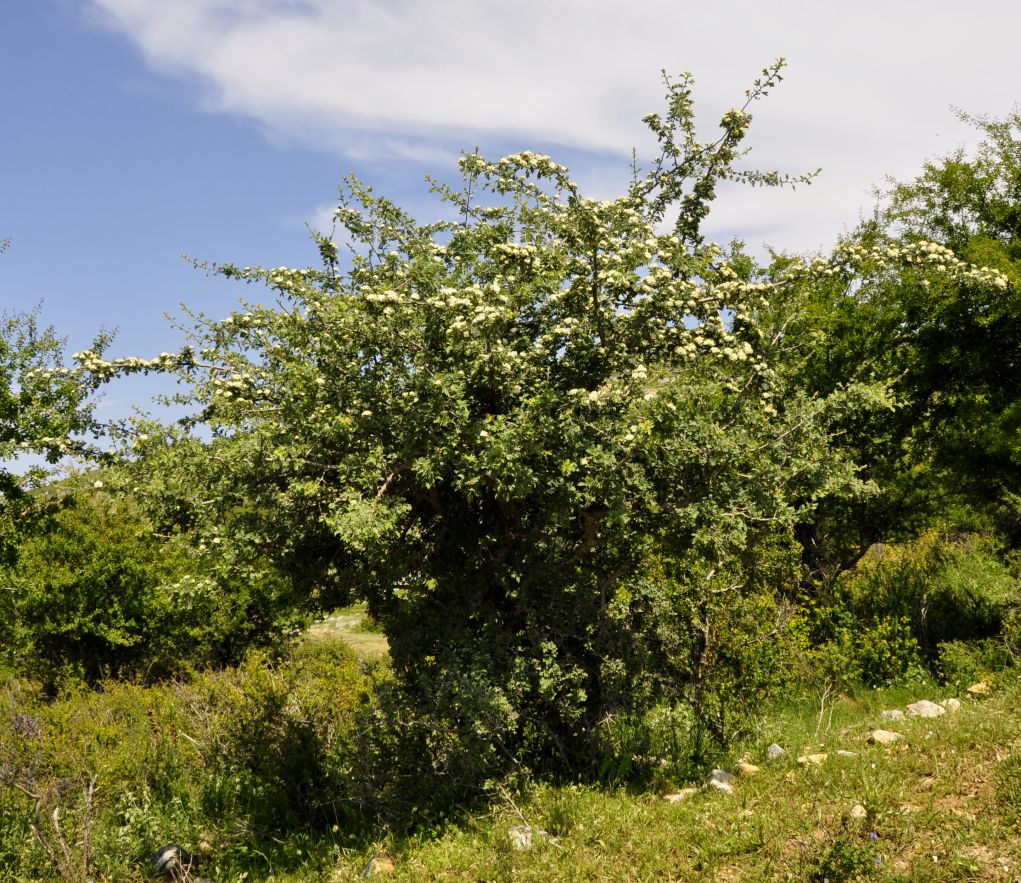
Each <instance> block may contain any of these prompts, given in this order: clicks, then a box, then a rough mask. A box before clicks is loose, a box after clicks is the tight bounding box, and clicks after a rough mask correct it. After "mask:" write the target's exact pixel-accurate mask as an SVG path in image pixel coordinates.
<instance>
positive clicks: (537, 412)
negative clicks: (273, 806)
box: [80, 63, 970, 769]
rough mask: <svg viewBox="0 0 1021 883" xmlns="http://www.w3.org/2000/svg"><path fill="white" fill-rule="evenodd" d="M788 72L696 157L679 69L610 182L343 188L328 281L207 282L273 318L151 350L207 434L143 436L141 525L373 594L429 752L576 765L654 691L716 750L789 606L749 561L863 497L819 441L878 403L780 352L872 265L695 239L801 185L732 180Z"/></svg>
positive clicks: (501, 174)
mask: <svg viewBox="0 0 1021 883" xmlns="http://www.w3.org/2000/svg"><path fill="white" fill-rule="evenodd" d="M781 67H782V64H780V63H778V64H777V65H775V66H774V67H772V68H770V69H768V70H767V71H765V72H764V76H763V78H762V79H761V80H760V81H758V82H756V84H755V85H754V87H753V88H752V89H751V90H750V91H749V92H748V94H747V99H748V100H747V102H746V103H745V105H744V106H743V107H742V108H739V109H733V110H729V111H727V113H725V114H724V115H723V118H722V120H721V123H720V126H721V130H722V133H721V134H720V135H719V137H718V138H716V139H715V140H712V141H709V142H702V141H699V140H697V139H696V133H695V128H694V121H693V120H694V117H693V109H692V103H691V80H690V77H684V78H682V79H681V80H679V81H677V82H670V81H668V83H667V111H666V113H665V114H664V115H663V116H659V115H651V116H648V117H646V123H647V124H648V125H649V126H650V128H651V129H652V131H653V132H654V133H655V135H656V137H657V139H658V142H659V151H658V155H657V156H656V157H654V159H653V161H652V163H651V165H650V167H649V170H648V171H646V172H644V173H642V172H638V171H636V173H635V175H634V177H633V180H632V183H631V186H630V187H629V188H628V190H627V192H626V193H625V194H624V195H623V196H621V197H620V198H618V199H614V200H609V201H596V200H593V199H589V198H586V197H585V196H584V195H583V194H582V193H581V192H580V191H579V188H578V186H577V185H576V184H575V183H574V182H573V181H572V180H571V178H570V176H569V173H568V170H567V169H566V168H564V167H563V166H561V165H559V164H557V163H556V162H554V161H553V160H552V159H550V158H549V157H546V156H541V155H537V154H534V153H530V152H527V151H526V152H522V153H518V154H514V155H512V156H507V157H504V158H503V159H500V160H498V161H495V162H493V161H488V160H486V159H484V158H483V157H481V156H479V155H478V154H477V153H476V154H468V155H465V156H463V157H462V159H461V163H460V167H461V174H462V178H463V182H462V185H461V186H460V187H458V188H453V187H449V186H447V185H444V184H441V183H434V190H435V191H436V193H437V195H438V196H439V198H440V199H441V200H442V201H443V202H444V203H445V204H446V206H447V207H448V209H447V210H448V213H450V207H452V209H453V212H452V213H453V214H454V215H455V220H449V221H440V222H436V223H430V224H424V225H423V224H419V223H418V222H416V221H415V220H414V219H413V218H411V217H410V216H409V215H408V214H407V213H406V212H404V211H402V210H401V209H399V208H398V207H397V206H396V205H394V204H393V203H392V202H390V201H389V200H387V199H385V198H382V197H379V196H377V195H376V194H375V193H374V192H373V191H372V189H371V188H369V187H367V186H364V185H363V184H361V183H360V182H358V181H357V180H355V179H349V180H348V181H347V185H346V187H345V189H344V191H343V194H342V199H341V204H340V207H339V208H338V209H337V212H336V219H337V221H338V223H339V224H340V225H341V227H342V229H343V230H344V232H345V233H346V238H345V239H344V240H343V241H342V242H341V244H340V245H338V244H337V243H336V242H335V240H334V238H333V237H327V236H324V235H319V236H317V237H316V241H317V243H318V247H319V251H320V255H321V257H322V262H323V264H322V267H321V268H318V269H288V268H283V267H280V268H276V269H262V268H248V267H245V268H240V267H236V266H233V265H220V266H217V267H215V270H216V271H217V272H219V273H220V274H222V275H224V276H227V277H230V278H236V279H240V280H243V281H245V282H259V283H264V284H266V285H268V286H269V287H270V288H271V289H272V290H273V291H274V292H275V293H276V298H277V305H276V306H275V307H267V306H257V305H253V306H248V307H245V308H243V309H240V310H238V311H236V312H235V313H233V314H232V315H231V316H229V317H227V318H226V319H224V320H222V321H209V320H206V319H204V318H203V317H201V316H197V317H194V318H195V324H194V327H193V328H192V329H191V334H192V345H191V346H190V347H189V348H188V349H187V350H185V351H184V352H182V353H179V354H176V355H173V356H167V355H164V356H161V357H160V360H157V362H158V363H159V365H162V366H164V367H166V366H173V367H174V368H175V369H176V370H177V371H178V372H179V373H180V375H181V377H182V379H184V380H185V381H187V382H188V383H189V384H191V389H192V393H191V396H190V401H192V403H193V404H194V405H196V407H197V410H196V416H195V419H196V420H197V421H201V422H202V423H203V424H204V425H205V426H206V427H208V429H209V431H211V433H212V439H211V441H208V442H205V441H199V440H198V439H195V438H188V437H184V436H183V435H182V433H181V431H179V430H175V431H170V430H168V429H166V428H163V427H159V426H155V425H152V426H146V427H141V428H140V434H139V435H138V437H137V439H136V441H135V444H136V451H137V453H138V455H139V459H138V461H137V462H138V464H139V468H141V469H142V470H144V471H145V473H146V475H147V477H148V478H150V479H151V478H152V476H154V475H155V476H156V479H155V480H152V481H150V482H149V483H148V484H149V487H150V491H149V493H150V506H151V508H152V509H153V511H154V512H156V513H157V515H158V516H159V517H160V518H162V519H163V520H164V521H165V522H169V523H174V524H178V525H186V526H187V527H188V528H189V529H191V530H194V531H196V534H197V536H199V537H200V538H201V542H202V543H203V544H204V545H206V546H209V547H212V546H216V547H218V548H220V549H222V550H224V557H223V561H224V562H226V563H227V564H228V565H236V566H243V565H245V564H246V563H247V562H251V561H252V560H267V561H271V562H273V563H274V565H275V567H277V568H278V569H280V570H281V571H283V572H284V573H286V574H287V576H288V578H289V579H290V580H291V585H292V586H293V587H294V590H295V592H296V595H301V596H302V597H304V598H305V599H306V602H305V603H308V604H310V605H311V606H316V605H319V606H327V605H332V604H335V603H337V602H339V601H342V600H344V599H347V598H349V597H351V596H352V595H354V596H358V597H362V598H365V599H367V600H368V603H369V607H370V610H371V612H372V614H373V615H374V616H375V617H376V618H377V619H378V620H379V621H380V622H381V623H382V624H383V626H384V627H385V629H386V632H387V636H388V638H389V640H390V646H391V653H392V657H393V662H394V667H395V670H396V673H397V676H398V679H399V682H400V684H401V686H402V689H403V690H404V691H405V696H406V698H407V699H408V700H409V702H410V704H411V707H412V708H413V709H415V710H416V712H415V713H416V714H417V715H418V717H415V720H416V721H417V722H418V723H421V724H425V723H428V726H423V727H422V728H421V732H423V733H425V734H426V735H424V736H423V739H425V740H426V742H427V743H428V744H427V748H428V750H429V751H430V752H431V755H432V757H433V758H434V762H436V763H442V764H444V766H445V767H448V768H452V767H453V766H454V765H455V762H456V761H457V760H458V758H461V759H463V758H466V757H470V758H473V759H475V761H481V763H482V765H483V767H486V765H487V764H489V762H490V761H491V762H492V763H494V764H496V763H500V762H502V763H504V764H506V763H510V762H513V761H514V760H518V759H521V758H522V757H529V758H532V759H535V758H543V759H547V760H548V759H549V758H556V759H557V761H556V762H557V763H559V765H560V766H561V767H564V768H568V769H581V768H585V767H587V766H589V765H590V764H591V763H592V761H593V758H594V757H595V754H594V752H593V749H594V748H595V747H597V746H598V745H599V744H600V742H601V740H603V739H604V737H605V733H606V731H607V726H608V722H609V721H611V720H612V719H613V717H614V715H616V714H618V713H620V712H627V711H640V710H641V709H642V708H643V707H645V705H646V704H647V703H649V702H650V701H653V700H654V699H655V698H656V696H657V695H658V693H659V692H661V691H662V690H664V689H667V688H670V689H675V690H679V691H680V693H681V695H683V696H685V697H686V698H687V699H688V700H689V701H690V702H691V703H692V704H693V705H694V706H695V708H696V710H698V711H699V712H700V713H701V714H703V715H704V716H705V717H706V719H707V721H708V722H710V723H711V724H712V725H713V726H714V727H715V728H716V729H717V730H718V732H719V733H720V734H721V735H722V734H723V733H724V729H725V717H724V710H723V709H722V708H721V706H720V705H719V703H717V704H715V705H714V704H713V702H712V701H711V698H710V697H711V695H712V690H713V687H712V684H713V681H712V672H713V671H714V668H713V666H714V665H715V664H716V663H717V662H718V661H719V660H720V659H722V658H723V657H724V656H725V655H726V654H725V653H724V652H723V650H721V647H723V646H724V645H725V643H726V641H727V640H729V639H730V638H728V635H729V636H731V638H733V641H732V645H731V646H732V648H737V647H743V646H750V645H757V646H764V642H763V640H762V639H763V638H764V636H766V635H768V634H771V633H773V630H774V627H776V626H778V625H779V624H780V623H781V620H782V612H783V611H782V603H781V599H779V598H778V597H777V592H776V590H775V589H776V585H782V583H778V584H776V585H767V584H766V582H767V581H766V580H765V577H764V573H765V571H764V570H763V566H762V564H761V562H762V561H763V560H765V559H766V558H768V559H769V560H771V561H772V560H774V559H775V558H776V556H775V555H774V556H772V557H770V555H767V554H765V552H763V550H766V551H768V550H775V549H776V548H777V546H778V545H781V546H782V545H783V543H784V542H785V538H787V537H788V536H789V533H790V530H791V528H792V527H793V525H794V524H796V523H797V522H798V521H799V520H803V519H804V518H806V517H807V516H808V515H809V514H810V512H811V510H812V508H813V506H814V505H815V502H816V501H817V500H818V499H820V498H821V497H824V496H827V495H831V494H835V493H853V492H856V491H858V490H860V489H861V488H860V486H859V484H858V483H857V482H856V479H855V476H854V469H853V465H852V464H850V463H847V462H845V461H843V460H842V459H841V458H840V457H839V456H834V454H833V452H832V450H831V448H830V446H829V443H828V441H829V439H828V427H829V425H830V422H831V420H832V419H833V417H834V415H839V414H840V413H843V412H844V411H845V410H846V409H847V408H850V407H858V406H861V405H862V403H863V402H866V401H867V400H868V399H869V392H868V390H867V389H866V387H853V388H848V389H840V390H835V391H833V393H832V394H831V395H829V396H826V397H815V398H813V397H811V396H807V395H804V394H803V393H801V392H800V391H799V390H798V389H796V388H792V387H791V385H790V384H789V382H788V379H787V378H788V377H789V372H785V371H783V370H780V366H781V365H780V363H781V362H782V361H783V360H785V359H787V358H789V357H790V355H789V354H790V353H791V352H793V351H795V350H796V349H797V344H799V343H800V342H799V341H793V340H792V339H791V338H790V335H789V334H787V333H785V330H784V329H785V327H786V323H788V322H789V320H790V310H793V309H795V308H796V306H797V304H798V303H800V300H799V297H800V295H799V293H800V292H803V291H804V290H805V289H806V288H811V286H813V285H815V284H818V283H820V282H822V281H826V280H832V279H834V278H837V277H848V278H849V277H851V276H853V275H854V273H855V272H856V268H857V267H859V266H860V265H861V264H862V262H863V261H868V260H872V259H878V258H876V257H875V256H874V255H871V254H866V253H865V252H859V251H855V250H854V249H848V250H845V251H843V252H841V253H840V254H838V255H836V256H835V257H834V259H833V260H832V261H823V260H818V261H815V262H813V263H809V264H806V263H803V262H793V263H790V264H789V265H788V266H787V267H786V268H785V269H784V271H783V272H782V273H777V274H774V275H773V276H772V277H768V276H765V275H763V274H760V273H758V272H757V271H755V269H754V268H753V267H752V266H751V264H750V262H749V261H748V259H747V258H746V257H744V256H743V255H742V254H741V252H740V249H739V248H737V247H731V248H728V249H722V248H720V247H719V246H716V245H714V244H711V243H707V242H706V241H705V240H704V237H703V233H702V224H703V221H704V219H705V218H706V216H707V214H708V212H709V209H710V206H711V202H712V200H713V198H714V196H715V191H716V187H717V185H718V183H719V182H720V181H723V180H729V179H736V180H743V181H745V182H748V183H752V184H764V185H780V184H785V183H797V181H805V180H806V178H805V177H802V178H798V179H790V178H787V177H785V176H782V175H780V174H778V173H775V172H767V173H763V172H755V171H741V170H739V169H737V168H736V167H735V163H736V162H737V161H738V159H739V158H740V157H741V156H742V155H743V150H742V149H741V148H740V145H741V143H742V141H743V139H744V137H745V135H746V132H747V129H748V124H749V121H750V119H751V117H750V115H749V112H748V108H749V107H750V105H751V103H752V102H754V101H755V100H757V99H758V98H760V97H761V96H763V95H764V94H766V92H767V91H768V90H769V88H771V87H772V86H773V85H774V84H775V83H776V82H777V81H778V80H779V79H780V70H781ZM953 271H954V272H961V273H965V272H970V271H969V270H968V269H967V268H965V267H956V268H955V269H954V270H953ZM784 305H786V306H784ZM80 362H81V364H82V366H83V367H84V368H87V369H88V370H89V371H91V372H93V374H95V375H97V376H108V375H110V374H115V373H117V372H119V371H130V370H139V369H146V368H151V367H153V366H154V365H156V364H157V363H142V362H133V363H129V362H127V361H122V362H121V363H119V364H118V363H113V362H107V361H104V360H102V359H101V358H100V357H99V356H97V355H96V354H94V353H83V354H80ZM874 397H875V396H873V398H874ZM752 596H755V598H756V599H758V600H756V601H755V604H751V605H750V606H749V603H746V602H747V601H748V599H750V598H752ZM763 598H765V600H764V601H763ZM735 636H736V637H735Z"/></svg>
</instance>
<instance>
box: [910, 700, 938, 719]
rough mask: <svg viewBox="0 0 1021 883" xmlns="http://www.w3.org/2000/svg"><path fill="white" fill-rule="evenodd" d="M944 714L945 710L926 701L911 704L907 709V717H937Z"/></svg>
mask: <svg viewBox="0 0 1021 883" xmlns="http://www.w3.org/2000/svg"><path fill="white" fill-rule="evenodd" d="M946 713H947V710H946V709H945V708H944V707H943V706H942V705H937V704H936V703H935V702H930V701H929V700H928V699H920V700H919V701H918V702H912V703H911V704H910V705H909V706H908V708H907V715H908V717H939V716H940V715H941V714H946Z"/></svg>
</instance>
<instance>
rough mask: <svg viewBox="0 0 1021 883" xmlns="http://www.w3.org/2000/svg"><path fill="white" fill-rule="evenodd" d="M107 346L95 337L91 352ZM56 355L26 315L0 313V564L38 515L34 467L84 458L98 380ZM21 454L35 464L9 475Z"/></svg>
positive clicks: (49, 336) (56, 347)
mask: <svg viewBox="0 0 1021 883" xmlns="http://www.w3.org/2000/svg"><path fill="white" fill-rule="evenodd" d="M0 250H2V249H0ZM106 343H107V338H106V337H105V336H101V337H99V338H97V339H96V341H95V342H94V343H93V351H95V352H97V353H101V352H102V350H103V347H105V346H106ZM62 354H63V344H62V342H61V341H60V339H59V338H57V337H56V335H55V334H54V332H53V330H52V329H49V328H45V329H43V328H40V327H39V325H38V323H37V321H36V317H35V316H34V315H33V314H31V313H29V314H11V315H0V564H5V563H10V562H11V561H12V560H13V558H14V557H15V554H16V549H17V538H18V536H19V534H21V533H23V532H24V530H25V528H26V527H27V526H28V524H29V523H30V522H31V521H32V517H33V515H37V514H40V513H41V512H42V511H43V508H44V507H41V506H40V505H38V501H33V500H32V499H31V498H30V497H29V496H28V495H27V494H26V491H27V490H28V489H29V488H30V487H32V486H33V485H34V484H36V483H38V482H39V481H40V480H42V479H43V478H44V477H45V475H46V468H45V467H44V466H42V465H39V463H38V461H39V460H41V461H42V462H43V463H50V464H53V463H56V462H57V461H59V460H60V459H61V458H63V457H65V456H68V455H76V454H83V453H85V452H86V450H87V448H88V439H89V437H90V435H91V433H92V432H93V431H94V430H95V429H96V428H97V427H96V424H95V421H94V420H93V417H92V402H91V395H92V393H93V392H94V391H95V389H96V388H97V386H98V385H99V384H100V383H101V382H102V377H100V376H92V375H89V374H88V373H87V372H82V371H71V370H70V369H67V370H64V369H62V366H61V362H62ZM97 357H98V356H97ZM24 455H35V457H36V460H35V465H33V466H32V468H26V469H23V470H16V469H15V466H14V461H15V459H16V458H17V457H19V456H24Z"/></svg>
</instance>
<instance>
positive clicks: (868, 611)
mask: <svg viewBox="0 0 1021 883" xmlns="http://www.w3.org/2000/svg"><path fill="white" fill-rule="evenodd" d="M841 582H842V588H843V591H844V592H846V597H847V601H848V605H849V607H850V609H851V610H852V611H853V612H854V614H855V615H856V616H857V617H858V618H859V619H861V620H863V621H865V622H868V621H870V620H875V619H879V618H882V617H896V618H902V617H906V618H907V619H908V620H909V621H910V623H911V631H912V634H913V635H914V637H915V639H916V640H917V642H918V645H919V647H921V649H922V650H923V652H924V653H925V654H926V657H927V658H928V659H930V660H932V659H934V658H935V656H936V652H937V648H938V646H939V645H940V644H941V643H943V642H945V641H970V640H975V639H980V638H990V637H993V636H996V635H998V634H1000V632H1001V629H1002V627H1003V622H1004V618H1005V617H1006V616H1007V614H1008V613H1009V611H1010V609H1011V608H1012V606H1014V605H1015V604H1016V603H1017V601H1018V598H1019V586H1018V581H1017V579H1016V577H1015V576H1014V575H1013V574H1012V573H1011V572H1010V570H1009V569H1008V568H1007V566H1006V565H1005V564H1004V563H1003V562H1002V561H1001V560H1000V559H999V558H998V556H997V554H996V551H995V549H994V548H993V546H992V544H991V542H990V541H989V540H987V539H985V538H984V537H982V536H978V535H974V534H972V535H965V536H947V535H944V534H941V533H939V532H937V531H932V530H930V531H927V532H926V533H924V534H922V535H921V536H920V537H919V538H918V539H916V540H914V541H913V542H910V543H904V544H902V545H897V546H886V547H881V548H879V549H877V550H876V552H875V553H873V554H869V555H866V557H865V558H863V559H862V561H861V562H860V564H859V565H858V567H857V568H856V569H855V570H854V571H852V572H850V573H847V574H845V575H844V577H843V579H842V580H841Z"/></svg>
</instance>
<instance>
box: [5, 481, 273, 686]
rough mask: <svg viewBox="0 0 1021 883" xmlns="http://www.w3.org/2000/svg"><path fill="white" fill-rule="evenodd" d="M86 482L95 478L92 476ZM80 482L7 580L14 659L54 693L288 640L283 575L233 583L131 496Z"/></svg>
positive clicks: (225, 658)
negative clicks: (278, 588) (277, 581)
mask: <svg viewBox="0 0 1021 883" xmlns="http://www.w3.org/2000/svg"><path fill="white" fill-rule="evenodd" d="M81 484H84V482H81ZM96 485H97V486H96V487H90V488H87V489H86V488H84V487H79V488H77V489H76V490H75V491H74V492H73V493H72V494H70V495H69V496H68V497H67V499H66V501H65V505H63V506H62V507H60V508H59V509H57V510H56V511H54V512H53V513H52V514H51V515H50V517H49V518H48V519H47V521H46V522H45V523H44V524H42V525H40V526H38V528H37V530H36V531H35V532H34V533H33V535H32V536H30V537H28V538H27V539H25V540H24V541H23V543H22V545H21V547H20V549H19V559H18V562H17V564H15V565H14V566H12V567H10V568H8V569H7V570H4V571H0V583H2V584H3V585H4V587H5V591H4V592H3V593H2V597H3V600H2V601H0V604H2V605H3V606H2V607H0V636H2V637H4V638H5V639H6V640H5V642H4V646H5V647H6V648H7V653H6V655H7V664H11V665H14V666H15V667H16V668H17V669H18V670H20V671H21V672H23V673H25V674H27V675H29V676H31V677H33V678H37V679H39V680H42V681H43V682H44V683H45V684H46V685H47V689H48V690H49V691H51V692H53V691H54V690H55V689H57V687H58V686H59V685H60V683H62V682H63V681H65V680H67V679H68V678H72V679H81V680H83V681H85V682H87V683H90V684H94V683H97V682H98V681H99V680H100V679H102V678H104V677H120V676H128V677H140V678H145V679H149V680H154V679H158V678H161V677H167V676H169V675H172V674H174V673H176V672H180V671H182V670H184V669H185V668H187V667H189V666H203V665H210V664H221V665H222V664H226V663H230V662H234V661H236V660H237V659H239V658H240V657H241V656H242V655H243V654H244V651H245V649H246V648H247V647H249V646H251V645H258V644H267V643H273V642H275V641H277V640H278V639H279V635H280V629H281V625H280V623H279V622H278V617H277V616H276V611H275V610H274V608H273V592H274V584H273V578H272V574H267V575H265V576H264V579H263V581H262V583H261V584H259V585H246V584H243V583H239V582H235V583H225V582H224V581H222V580H220V579H218V578H215V577H213V576H208V575H205V573H204V572H203V569H204V559H203V558H202V557H200V556H199V555H198V554H197V553H196V552H195V551H193V550H191V549H189V548H188V546H187V543H186V540H185V538H183V537H173V536H171V537H165V536H159V535H157V534H156V532H155V530H154V529H153V527H152V526H151V524H150V523H149V522H148V521H147V520H146V519H145V517H144V516H143V515H142V514H141V513H140V512H139V511H138V509H137V508H136V506H135V505H134V503H133V502H132V500H131V499H130V498H129V497H127V496H125V495H123V494H114V493H111V492H108V491H107V490H106V489H104V488H103V487H102V486H101V485H102V482H101V481H97V482H96Z"/></svg>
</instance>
